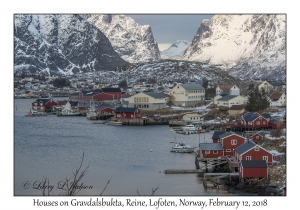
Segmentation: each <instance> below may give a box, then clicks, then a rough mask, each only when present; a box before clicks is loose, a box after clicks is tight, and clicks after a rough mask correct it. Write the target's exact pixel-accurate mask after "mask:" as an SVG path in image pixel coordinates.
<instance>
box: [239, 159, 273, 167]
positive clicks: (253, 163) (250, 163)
mask: <svg viewBox="0 0 300 210" xmlns="http://www.w3.org/2000/svg"><path fill="white" fill-rule="evenodd" d="M241 164H242V166H243V168H267V167H268V165H267V162H266V161H265V160H241Z"/></svg>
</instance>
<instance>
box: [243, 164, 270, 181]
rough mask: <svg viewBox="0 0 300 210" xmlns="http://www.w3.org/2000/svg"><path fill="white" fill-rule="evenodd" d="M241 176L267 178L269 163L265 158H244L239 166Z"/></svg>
mask: <svg viewBox="0 0 300 210" xmlns="http://www.w3.org/2000/svg"><path fill="white" fill-rule="evenodd" d="M239 177H241V178H267V177H268V165H267V163H266V161H264V160H242V161H241V163H240V166H239Z"/></svg>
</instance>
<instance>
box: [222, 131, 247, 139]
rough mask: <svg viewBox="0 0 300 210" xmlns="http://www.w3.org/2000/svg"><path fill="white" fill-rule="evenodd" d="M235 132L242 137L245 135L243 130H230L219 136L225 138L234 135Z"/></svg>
mask: <svg viewBox="0 0 300 210" xmlns="http://www.w3.org/2000/svg"><path fill="white" fill-rule="evenodd" d="M233 134H235V135H237V136H240V137H243V133H242V132H231V131H230V132H225V133H223V134H221V135H219V138H225V137H227V136H230V135H233Z"/></svg>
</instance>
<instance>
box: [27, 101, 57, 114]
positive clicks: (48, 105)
mask: <svg viewBox="0 0 300 210" xmlns="http://www.w3.org/2000/svg"><path fill="white" fill-rule="evenodd" d="M31 105H32V109H33V110H37V111H39V112H45V111H46V112H48V111H52V110H51V109H52V107H53V106H55V105H57V103H56V102H55V101H53V99H52V98H51V99H50V98H39V99H37V100H35V101H34V102H33V103H32V104H31Z"/></svg>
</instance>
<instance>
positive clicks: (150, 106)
mask: <svg viewBox="0 0 300 210" xmlns="http://www.w3.org/2000/svg"><path fill="white" fill-rule="evenodd" d="M168 97H169V96H168V95H166V94H164V93H154V92H141V93H137V94H135V95H132V96H129V97H128V99H125V98H123V97H122V99H123V100H122V101H123V102H124V104H126V103H125V102H126V101H128V107H134V108H139V109H142V110H157V109H163V108H166V103H167V102H168Z"/></svg>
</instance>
